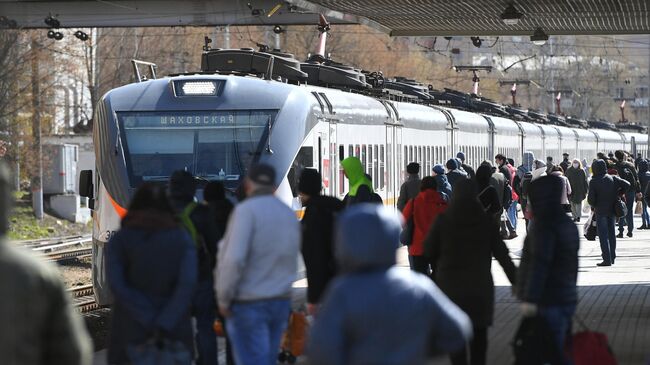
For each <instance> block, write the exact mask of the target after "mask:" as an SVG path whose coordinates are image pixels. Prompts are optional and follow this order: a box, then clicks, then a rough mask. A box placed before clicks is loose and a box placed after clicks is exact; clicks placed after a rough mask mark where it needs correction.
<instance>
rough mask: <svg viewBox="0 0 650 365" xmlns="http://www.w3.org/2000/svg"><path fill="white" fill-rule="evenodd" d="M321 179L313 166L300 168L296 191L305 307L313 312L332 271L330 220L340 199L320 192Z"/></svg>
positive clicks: (336, 211) (340, 206)
mask: <svg viewBox="0 0 650 365" xmlns="http://www.w3.org/2000/svg"><path fill="white" fill-rule="evenodd" d="M321 188H322V178H321V175H320V173H318V171H316V170H314V169H304V170H302V173H301V175H300V180H299V182H298V192H299V196H300V200H301V201H302V204H303V205H304V206H305V215H304V216H303V218H302V221H301V224H302V250H301V251H302V257H303V259H304V261H305V269H306V271H307V309H308V311H309V313H310V314H312V315H314V314H315V313H316V311H317V309H318V304H319V303H320V302H321V298H322V296H323V292H324V291H325V288H326V287H327V284H329V282H330V280H332V278H333V277H334V275H335V274H336V264H335V261H334V253H333V251H334V250H333V233H332V232H333V230H334V220H335V218H336V215H337V213H338V212H340V211H341V210H342V209H343V207H344V206H343V202H341V201H340V200H338V199H337V198H334V197H331V196H323V195H321V194H320V193H321Z"/></svg>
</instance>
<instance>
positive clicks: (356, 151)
mask: <svg viewBox="0 0 650 365" xmlns="http://www.w3.org/2000/svg"><path fill="white" fill-rule="evenodd" d="M354 155H355V156H356V157H357V158H358V159H361V148H360V147H359V145H355V146H354Z"/></svg>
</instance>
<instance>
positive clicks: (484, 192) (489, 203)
mask: <svg viewBox="0 0 650 365" xmlns="http://www.w3.org/2000/svg"><path fill="white" fill-rule="evenodd" d="M492 170H493V169H492V165H491V164H490V163H489V162H484V163H482V164H481V166H479V167H478V169H476V186H477V189H478V199H479V201H480V202H481V204H482V205H483V210H485V212H486V213H488V216H490V217H491V218H492V219H493V221H494V223H495V224H497V225H498V224H499V223H498V222H499V219H500V217H501V212H503V205H502V203H501V200H499V194H498V193H497V191H496V189H495V188H494V186H492V185H491V184H490V180H491V178H492Z"/></svg>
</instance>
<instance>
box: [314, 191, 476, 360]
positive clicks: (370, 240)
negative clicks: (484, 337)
mask: <svg viewBox="0 0 650 365" xmlns="http://www.w3.org/2000/svg"><path fill="white" fill-rule="evenodd" d="M400 231H401V224H400V221H399V219H398V217H397V216H396V215H395V213H394V212H393V211H391V210H389V209H387V208H384V207H382V206H378V205H375V204H359V205H356V206H353V207H351V208H349V209H348V210H347V211H346V212H345V213H343V214H342V215H341V216H340V217H339V219H338V224H337V232H336V244H335V256H336V260H337V262H338V264H339V268H340V273H341V275H340V276H339V277H338V278H336V279H335V280H334V281H333V282H332V283H331V284H330V287H329V288H328V290H327V292H326V294H325V298H324V301H323V304H322V307H321V309H320V311H319V315H318V317H317V318H316V321H315V323H314V325H313V326H312V331H311V334H310V336H309V344H308V350H307V355H308V357H309V363H310V364H315V365H319V364H328V365H329V364H349V365H354V364H395V365H398V364H400V365H401V364H424V363H425V361H426V358H427V357H428V356H429V355H433V352H438V353H440V352H445V353H447V352H452V351H456V350H458V349H460V348H462V347H463V346H464V344H465V343H466V341H467V340H468V339H469V338H470V337H471V332H472V330H471V323H470V321H469V318H468V317H467V315H466V314H465V313H463V312H462V311H461V310H460V309H459V308H458V307H457V306H456V305H455V304H453V303H452V302H451V301H450V300H449V299H448V298H447V297H446V296H445V295H444V294H443V293H442V292H441V291H440V289H438V287H437V286H436V285H435V284H434V283H433V282H432V281H431V279H429V278H428V277H426V276H425V275H422V274H419V273H415V272H413V271H410V270H405V269H404V268H397V267H395V266H394V265H395V250H396V249H397V247H398V242H399V233H400Z"/></svg>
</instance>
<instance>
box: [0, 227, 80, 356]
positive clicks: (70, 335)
mask: <svg viewBox="0 0 650 365" xmlns="http://www.w3.org/2000/svg"><path fill="white" fill-rule="evenodd" d="M0 298H2V300H0V323H1V324H2V327H1V328H0V359H2V360H1V362H2V364H5V365H41V364H43V365H45V364H47V365H85V364H88V365H89V364H91V363H92V344H91V343H90V337H89V336H88V333H87V332H86V327H85V326H84V323H83V321H82V320H81V317H79V315H78V314H77V313H76V312H75V310H74V308H73V307H72V305H71V300H70V298H69V296H68V294H67V293H66V290H65V286H64V284H63V282H62V281H61V279H60V274H59V272H58V271H57V269H56V268H55V267H54V266H52V265H49V264H45V263H43V262H41V261H39V260H37V259H36V258H34V257H32V256H30V254H29V253H26V252H22V251H20V250H19V249H17V248H15V247H11V246H10V244H9V243H7V242H4V241H3V238H1V237H0Z"/></svg>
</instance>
